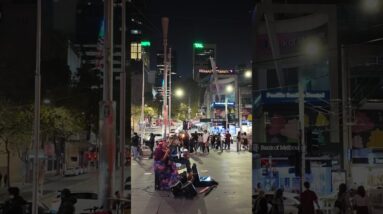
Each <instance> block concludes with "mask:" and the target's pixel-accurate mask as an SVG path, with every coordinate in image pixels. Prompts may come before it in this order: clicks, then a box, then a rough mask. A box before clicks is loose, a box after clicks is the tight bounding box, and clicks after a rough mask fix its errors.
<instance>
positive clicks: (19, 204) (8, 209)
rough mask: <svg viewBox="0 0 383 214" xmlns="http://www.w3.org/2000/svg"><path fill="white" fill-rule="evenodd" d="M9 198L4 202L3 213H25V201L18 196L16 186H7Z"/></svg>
mask: <svg viewBox="0 0 383 214" xmlns="http://www.w3.org/2000/svg"><path fill="white" fill-rule="evenodd" d="M8 194H9V199H8V200H7V201H5V203H4V211H3V214H23V213H25V212H24V211H25V205H26V204H27V201H25V200H24V198H23V197H21V196H20V189H19V188H18V187H9V188H8Z"/></svg>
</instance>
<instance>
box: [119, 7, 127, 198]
mask: <svg viewBox="0 0 383 214" xmlns="http://www.w3.org/2000/svg"><path fill="white" fill-rule="evenodd" d="M121 3H122V6H121V14H122V16H121V18H122V26H121V75H120V81H121V83H120V170H121V175H120V176H121V178H120V194H121V195H124V189H125V187H124V186H125V123H126V109H125V107H126V99H125V97H126V0H122V2H121Z"/></svg>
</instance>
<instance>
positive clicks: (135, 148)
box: [132, 132, 140, 160]
mask: <svg viewBox="0 0 383 214" xmlns="http://www.w3.org/2000/svg"><path fill="white" fill-rule="evenodd" d="M139 141H140V137H138V134H137V133H136V132H134V134H133V138H132V151H133V159H134V160H136V159H137V158H140V153H139V147H140V143H139Z"/></svg>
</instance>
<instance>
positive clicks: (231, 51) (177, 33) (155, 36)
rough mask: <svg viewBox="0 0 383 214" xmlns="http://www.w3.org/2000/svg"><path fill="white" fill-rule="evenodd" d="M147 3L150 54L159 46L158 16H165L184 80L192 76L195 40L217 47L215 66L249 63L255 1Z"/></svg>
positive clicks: (150, 0)
mask: <svg viewBox="0 0 383 214" xmlns="http://www.w3.org/2000/svg"><path fill="white" fill-rule="evenodd" d="M146 3H147V6H148V8H147V9H148V10H147V13H146V17H147V22H146V24H147V25H148V26H147V28H148V30H149V35H148V37H149V39H150V40H151V41H152V45H153V49H152V50H153V52H157V50H160V49H161V47H162V29H161V17H163V16H167V17H169V38H168V43H169V45H170V46H171V47H172V49H173V50H175V51H176V52H177V58H178V59H177V63H178V64H177V66H178V73H179V74H181V75H183V76H184V77H191V76H192V44H193V42H194V41H202V42H205V43H215V44H216V45H217V66H218V67H220V68H234V67H235V66H236V65H239V64H247V65H249V64H250V60H251V39H250V38H251V11H252V10H253V8H254V1H251V0H241V1H219V0H193V1H179V0H161V1H158V0H147V1H146ZM152 55H153V54H152ZM151 61H152V62H155V59H151ZM153 64H154V63H152V67H153V66H155V65H153Z"/></svg>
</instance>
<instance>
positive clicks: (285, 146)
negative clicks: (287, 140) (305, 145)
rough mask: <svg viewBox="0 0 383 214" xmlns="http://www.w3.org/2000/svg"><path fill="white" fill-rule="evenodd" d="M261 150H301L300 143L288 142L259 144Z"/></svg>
mask: <svg viewBox="0 0 383 214" xmlns="http://www.w3.org/2000/svg"><path fill="white" fill-rule="evenodd" d="M258 150H259V151H299V150H300V147H299V145H288V144H279V145H272V144H271V145H267V144H259V145H258Z"/></svg>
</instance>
